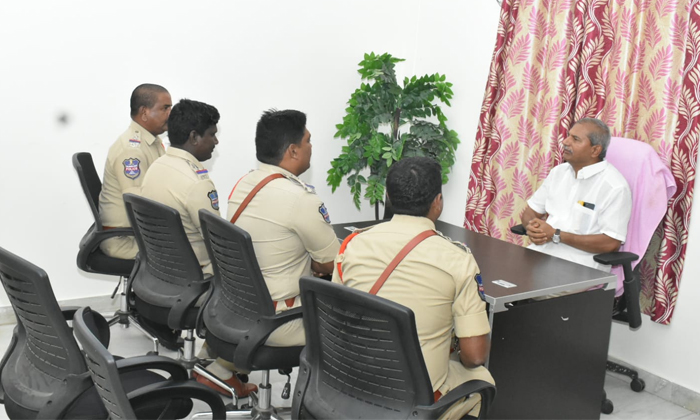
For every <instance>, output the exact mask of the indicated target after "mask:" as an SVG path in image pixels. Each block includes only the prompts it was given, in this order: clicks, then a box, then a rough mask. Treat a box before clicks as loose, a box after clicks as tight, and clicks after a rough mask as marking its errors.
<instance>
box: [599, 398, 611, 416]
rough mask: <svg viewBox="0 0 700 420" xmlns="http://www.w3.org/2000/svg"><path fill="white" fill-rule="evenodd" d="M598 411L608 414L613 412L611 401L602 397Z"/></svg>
mask: <svg viewBox="0 0 700 420" xmlns="http://www.w3.org/2000/svg"><path fill="white" fill-rule="evenodd" d="M600 412H601V413H603V414H610V413H612V412H613V403H612V401H610V400H608V399H604V400H603V403H602V404H601V405H600Z"/></svg>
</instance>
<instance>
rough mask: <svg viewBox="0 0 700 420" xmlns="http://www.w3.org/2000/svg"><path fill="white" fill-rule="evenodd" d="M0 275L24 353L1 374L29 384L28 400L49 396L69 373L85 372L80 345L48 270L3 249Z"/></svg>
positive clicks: (21, 350)
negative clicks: (65, 318)
mask: <svg viewBox="0 0 700 420" xmlns="http://www.w3.org/2000/svg"><path fill="white" fill-rule="evenodd" d="M0 280H1V281H2V285H3V287H4V288H5V292H7V296H8V297H9V299H10V303H11V304H12V308H13V309H14V311H15V315H16V316H17V324H18V334H19V337H18V345H17V346H16V347H15V349H14V352H18V353H21V356H19V357H17V358H16V359H15V361H16V364H15V366H12V367H10V366H9V365H7V366H5V369H4V371H3V373H2V375H3V376H5V375H15V379H14V381H19V382H22V383H23V384H24V386H25V387H27V390H26V391H27V393H28V397H27V398H28V399H34V402H39V401H37V400H41V399H42V398H44V399H47V398H48V399H50V394H51V393H52V392H55V391H57V390H58V389H60V388H62V387H64V386H65V384H64V383H63V380H64V379H65V378H66V377H67V376H68V375H71V374H75V375H78V374H81V373H83V372H85V363H84V361H83V359H82V356H81V354H80V350H79V349H78V346H77V344H76V342H75V339H74V338H73V334H72V333H71V331H70V329H69V328H68V325H67V324H66V321H65V320H64V318H63V314H62V312H61V309H60V308H59V306H58V302H56V297H55V296H54V293H53V289H52V288H51V283H50V282H49V277H48V276H47V274H46V272H45V271H44V270H42V269H41V268H39V267H37V266H35V265H33V264H32V263H30V262H28V261H26V260H24V259H22V258H20V257H18V256H16V255H14V254H12V253H10V252H8V251H7V250H5V249H2V248H0ZM3 382H5V381H3ZM20 388H21V387H20V386H18V387H17V389H20ZM6 391H7V390H6ZM32 391H36V392H34V393H32ZM9 392H11V391H8V393H9Z"/></svg>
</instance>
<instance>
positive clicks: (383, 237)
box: [333, 157, 494, 418]
mask: <svg viewBox="0 0 700 420" xmlns="http://www.w3.org/2000/svg"><path fill="white" fill-rule="evenodd" d="M440 172H441V171H440V165H439V164H438V163H437V162H436V161H435V160H433V159H430V158H426V157H416V158H406V159H403V160H401V161H399V162H396V163H394V165H392V167H391V169H390V170H389V174H388V176H387V182H386V184H387V194H388V196H389V199H390V200H391V205H392V207H393V211H394V214H395V215H394V217H393V218H392V219H391V221H389V222H386V223H382V224H379V225H377V226H375V227H372V228H370V229H368V230H366V231H362V232H360V233H359V234H357V235H351V237H349V238H348V239H346V241H345V243H344V244H343V246H342V249H341V251H340V254H339V255H338V256H337V258H336V265H335V270H334V272H333V281H334V282H337V283H342V284H345V285H346V286H348V287H352V288H355V289H360V290H364V291H367V292H370V291H371V292H373V293H374V294H376V295H378V296H381V297H383V298H386V299H389V300H392V301H394V302H397V303H399V304H401V305H404V306H406V307H408V308H410V309H412V310H413V312H414V313H415V317H416V327H417V330H418V339H419V341H420V343H421V349H422V352H423V358H424V360H425V364H426V366H427V369H428V374H429V376H430V380H431V382H432V385H433V391H434V392H435V400H436V401H437V400H438V399H439V398H440V397H441V396H442V395H445V394H447V393H448V392H449V391H450V390H452V389H454V388H456V387H457V386H459V385H460V384H462V383H464V382H466V381H469V380H472V379H480V380H484V381H487V382H490V383H493V382H494V381H493V378H492V377H491V375H490V374H489V372H488V370H486V368H484V367H483V366H482V365H483V364H484V363H485V361H486V358H487V355H488V351H489V346H490V340H489V338H488V334H489V331H490V327H489V322H488V316H487V314H486V304H485V303H484V301H483V299H482V293H483V291H480V283H481V277H480V275H479V267H478V266H477V264H476V261H475V260H474V257H473V256H472V254H471V253H470V252H469V249H468V248H467V247H466V246H464V245H463V244H460V243H455V242H452V241H451V240H449V238H446V237H444V236H442V235H441V234H439V233H438V232H435V221H436V220H437V219H438V217H439V216H440V213H441V212H442V205H443V201H442V193H441V189H442V180H441V174H440ZM419 234H420V235H421V240H422V241H421V242H418V244H417V245H415V247H414V248H412V249H410V250H409V251H408V254H407V255H406V256H405V257H404V259H403V260H402V261H401V262H400V263H399V265H398V266H397V267H396V268H395V269H394V271H393V272H391V274H389V276H388V277H387V278H386V281H385V282H384V283H383V284H381V282H378V281H377V280H378V279H379V278H380V277H381V275H382V273H383V272H384V270H385V269H386V268H387V266H388V265H389V264H390V262H391V261H392V260H393V259H394V258H395V257H396V256H397V255H398V254H399V253H400V252H401V251H402V250H403V249H404V247H405V246H406V245H407V244H408V243H409V242H412V240H413V239H414V238H416V237H418V236H419ZM430 235H433V236H430ZM375 284H376V286H375ZM377 288H378V291H377ZM454 336H456V337H458V338H459V340H458V341H459V348H458V351H454V352H453V353H452V355H451V356H450V349H451V343H452V342H453V337H454ZM478 409H480V399H479V396H478V395H477V396H475V397H472V398H471V399H469V400H464V399H463V400H461V401H459V402H457V403H455V404H454V405H453V406H452V407H451V408H450V409H449V410H448V412H447V413H446V414H444V415H443V418H462V417H463V416H464V415H465V414H467V413H470V412H471V413H472V414H478Z"/></svg>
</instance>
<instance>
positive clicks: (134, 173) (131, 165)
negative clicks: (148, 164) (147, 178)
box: [122, 158, 141, 179]
mask: <svg viewBox="0 0 700 420" xmlns="http://www.w3.org/2000/svg"><path fill="white" fill-rule="evenodd" d="M122 163H123V164H124V175H125V176H126V177H127V178H129V179H136V178H138V177H139V175H141V168H140V167H139V164H140V163H141V161H140V160H138V159H136V158H129V159H124V162H122Z"/></svg>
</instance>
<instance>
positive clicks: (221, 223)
mask: <svg viewBox="0 0 700 420" xmlns="http://www.w3.org/2000/svg"><path fill="white" fill-rule="evenodd" d="M199 218H200V221H201V226H202V233H203V234H204V240H205V243H206V246H207V251H208V252H209V256H210V257H211V261H212V264H213V266H214V282H213V285H212V293H211V295H210V296H209V299H208V301H207V302H206V304H205V305H204V306H203V307H202V312H201V314H200V315H201V320H200V321H201V323H202V324H203V327H204V328H205V329H206V340H207V344H208V345H209V346H210V347H211V348H212V349H213V350H214V352H215V353H216V354H217V355H218V356H219V357H221V358H223V359H224V360H227V361H229V362H233V363H234V364H235V365H236V367H237V368H240V369H241V370H249V371H253V370H262V371H263V376H262V382H261V383H260V385H259V387H258V388H259V391H258V392H259V398H258V400H257V401H255V399H253V400H254V401H253V402H254V407H253V409H252V410H251V411H250V412H246V413H240V412H239V413H238V414H239V415H242V414H245V415H251V416H255V418H266V419H268V418H279V416H277V415H276V410H275V408H274V407H272V405H271V404H270V401H271V389H270V384H269V370H270V369H279V370H280V372H281V373H283V374H287V375H289V373H291V370H292V368H293V367H295V366H299V353H301V350H302V349H303V347H301V346H295V347H271V346H266V345H265V341H266V340H267V337H268V336H269V335H270V333H272V332H273V331H274V330H275V329H277V328H278V327H279V326H281V325H282V324H284V323H286V322H289V321H292V320H294V319H298V318H301V316H302V313H301V308H295V309H290V310H288V311H284V312H282V313H279V314H275V308H274V306H273V303H272V298H270V292H269V291H268V289H267V285H266V284H265V279H264V278H263V276H262V273H261V272H260V267H259V266H258V260H257V259H256V257H255V251H254V249H253V241H252V239H251V237H250V235H249V234H248V233H247V232H246V231H244V230H243V229H241V228H239V227H237V226H235V225H233V224H231V223H229V222H228V221H227V220H224V219H222V218H220V217H218V216H217V215H215V214H212V213H210V212H208V211H205V210H200V211H199ZM200 331H201V329H200V328H198V332H200ZM195 372H197V373H198V374H200V375H202V376H204V377H205V378H207V379H209V380H210V381H212V382H214V383H215V384H216V385H218V386H220V387H221V388H223V389H229V390H230V392H231V394H232V395H233V406H234V408H236V409H237V408H238V398H237V396H236V394H235V391H234V390H233V389H232V388H231V387H229V386H228V385H227V384H226V383H225V382H223V381H221V380H220V379H219V378H217V377H216V376H214V375H212V374H211V373H209V372H208V371H206V370H205V369H204V367H202V366H195ZM289 387H290V385H289V382H287V385H285V391H283V394H282V395H283V398H284V397H285V392H286V393H287V398H288V392H289ZM251 395H252V394H251Z"/></svg>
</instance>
